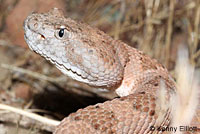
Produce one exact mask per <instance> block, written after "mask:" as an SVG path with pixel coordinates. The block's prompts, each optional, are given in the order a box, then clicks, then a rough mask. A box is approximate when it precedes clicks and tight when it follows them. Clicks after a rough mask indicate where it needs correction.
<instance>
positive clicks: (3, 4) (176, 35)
mask: <svg viewBox="0 0 200 134" xmlns="http://www.w3.org/2000/svg"><path fill="white" fill-rule="evenodd" d="M53 7H57V8H60V9H62V10H63V11H64V12H65V14H66V17H70V18H72V19H75V20H77V21H82V22H85V23H87V24H89V25H91V26H93V27H97V28H99V29H100V30H102V31H104V32H106V33H107V34H109V35H110V36H112V37H113V38H115V39H120V40H122V41H123V42H125V43H127V44H128V45H130V46H132V47H135V48H138V49H139V50H142V51H144V52H145V53H146V54H147V55H149V56H150V57H153V58H155V59H157V60H158V61H159V62H161V63H162V64H163V65H165V66H166V67H167V68H168V69H169V71H170V73H171V75H172V76H173V77H175V75H174V67H175V64H176V56H177V50H178V49H179V47H181V46H184V47H187V48H188V50H189V59H190V62H191V64H192V65H194V66H195V68H196V69H197V70H200V69H199V68H200V0H45V1H44V0H31V1H30V0H0V103H4V104H8V105H11V106H14V107H19V108H24V109H31V110H32V111H33V112H36V113H38V114H40V115H42V116H44V117H48V118H54V119H57V120H61V119H62V118H63V117H65V116H67V115H68V114H70V113H71V112H74V111H76V110H77V109H79V108H83V107H86V106H88V105H91V104H96V103H99V102H104V101H106V100H109V99H112V98H114V97H116V94H114V93H110V92H100V91H99V90H96V89H94V88H92V87H89V86H87V85H85V84H80V83H78V82H75V81H73V80H71V79H69V78H67V77H66V76H63V74H62V73H60V72H59V71H58V70H57V69H56V68H55V67H54V66H53V65H51V64H50V63H49V62H47V61H46V60H44V59H43V58H41V57H40V56H38V55H36V54H35V53H34V52H32V51H30V50H29V49H28V46H27V45H26V43H25V41H24V37H23V36H24V35H23V34H24V32H23V21H24V19H25V18H26V17H27V16H28V15H29V14H31V13H32V12H46V11H48V10H49V9H51V8H53ZM72 100H73V101H72ZM48 131H51V130H49V129H46V128H42V127H41V126H40V125H37V123H35V122H33V121H31V120H27V119H25V118H22V117H21V116H18V115H16V114H13V113H9V112H5V111H0V134H13V133H15V134H30V133H31V134H45V133H50V132H48Z"/></svg>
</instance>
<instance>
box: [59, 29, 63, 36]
mask: <svg viewBox="0 0 200 134" xmlns="http://www.w3.org/2000/svg"><path fill="white" fill-rule="evenodd" d="M58 35H59V37H63V35H64V29H60V31H59V33H58Z"/></svg>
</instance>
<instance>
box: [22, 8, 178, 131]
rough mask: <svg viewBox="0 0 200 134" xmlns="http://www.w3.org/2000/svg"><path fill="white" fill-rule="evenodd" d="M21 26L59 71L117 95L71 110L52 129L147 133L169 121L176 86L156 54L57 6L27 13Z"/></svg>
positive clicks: (167, 124)
mask: <svg viewBox="0 0 200 134" xmlns="http://www.w3.org/2000/svg"><path fill="white" fill-rule="evenodd" d="M24 29H25V40H26V42H27V44H28V45H29V47H30V48H31V49H32V50H33V51H35V52H36V53H38V54H40V55H41V56H43V57H45V58H46V59H47V60H49V61H51V62H52V63H53V64H55V65H56V67H57V68H58V69H60V70H61V71H62V72H63V73H64V74H66V75H68V76H70V77H72V78H73V79H75V80H78V81H81V82H84V83H88V84H89V85H92V86H97V87H103V88H107V89H108V90H113V91H115V92H116V93H117V94H118V95H119V96H120V97H121V98H116V99H114V100H111V101H107V102H105V103H101V104H96V105H94V106H88V107H86V108H84V109H80V110H78V111H77V112H76V113H72V114H71V115H69V116H68V117H66V118H65V119H64V120H63V121H62V122H61V124H60V125H59V126H58V127H57V128H56V130H55V132H54V134H78V133H79V134H80V133H81V134H82V133H83V134H94V133H97V134H100V133H102V134H103V133H104V134H111V133H114V134H133V133H135V134H150V133H162V131H157V129H156V130H154V129H152V128H157V127H159V126H162V127H167V126H169V125H170V122H171V119H172V114H171V111H172V110H171V109H172V108H171V106H172V105H170V104H171V102H170V100H171V98H172V97H173V96H174V95H175V94H176V87H175V83H174V81H173V79H172V78H171V76H170V75H169V73H168V71H167V69H166V68H165V67H163V66H162V65H161V64H159V63H158V62H157V61H156V60H152V59H151V58H149V57H148V56H146V55H144V54H143V53H142V52H141V51H138V50H136V49H134V48H132V47H130V46H128V45H126V44H125V43H123V42H121V41H119V40H114V39H112V38H111V37H109V36H108V35H106V34H105V33H104V32H102V31H100V30H98V29H95V28H91V27H90V26H88V25H86V24H83V23H78V22H75V21H74V20H72V19H70V18H65V17H64V15H63V14H62V12H60V11H59V10H58V9H56V8H54V9H52V10H50V11H49V12H47V13H42V14H38V13H33V14H31V15H30V16H28V17H27V19H26V20H25V23H24ZM162 89H163V90H162ZM160 92H162V93H160ZM159 94H163V96H162V95H161V97H159Z"/></svg>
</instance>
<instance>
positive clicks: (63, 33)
mask: <svg viewBox="0 0 200 134" xmlns="http://www.w3.org/2000/svg"><path fill="white" fill-rule="evenodd" d="M55 36H56V38H57V39H60V40H61V39H66V38H68V36H69V33H68V32H67V30H66V29H65V28H59V29H57V30H56V32H55Z"/></svg>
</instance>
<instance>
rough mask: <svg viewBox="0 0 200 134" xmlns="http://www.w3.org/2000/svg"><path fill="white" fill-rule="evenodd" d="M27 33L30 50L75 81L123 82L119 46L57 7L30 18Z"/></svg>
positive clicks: (94, 83)
mask: <svg viewBox="0 0 200 134" xmlns="http://www.w3.org/2000/svg"><path fill="white" fill-rule="evenodd" d="M24 31H25V34H24V37H25V40H26V42H27V44H28V46H29V47H30V49H32V50H33V51H35V52H36V53H38V54H40V55H41V56H43V57H44V58H46V59H47V60H49V61H51V62H52V63H53V64H55V65H56V67H57V68H58V69H60V70H61V71H62V72H63V73H64V74H66V75H68V76H70V77H72V78H73V79H75V80H78V81H81V82H84V83H88V84H89V85H93V86H106V87H112V86H113V85H116V84H117V83H120V82H121V80H122V78H123V71H124V69H123V65H122V64H121V62H120V57H119V56H118V50H117V49H116V44H117V43H116V44H113V39H112V38H111V37H109V36H108V35H106V34H105V33H104V32H102V31H100V30H98V29H95V28H91V27H90V26H88V25H86V24H83V23H78V22H75V21H74V20H72V19H70V18H65V17H64V15H63V13H62V11H60V10H59V9H57V8H54V9H52V10H50V11H49V12H47V13H33V14H31V15H29V16H28V17H27V18H26V20H25V21H24Z"/></svg>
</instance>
